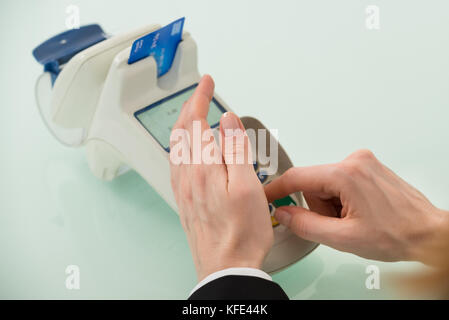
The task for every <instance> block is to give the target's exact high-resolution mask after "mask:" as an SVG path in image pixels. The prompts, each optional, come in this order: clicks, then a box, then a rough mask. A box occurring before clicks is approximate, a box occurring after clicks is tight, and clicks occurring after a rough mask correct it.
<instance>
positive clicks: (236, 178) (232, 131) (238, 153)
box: [220, 112, 255, 191]
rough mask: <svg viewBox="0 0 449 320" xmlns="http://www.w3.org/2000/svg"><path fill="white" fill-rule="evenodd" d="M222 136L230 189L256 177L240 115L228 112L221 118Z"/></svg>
mask: <svg viewBox="0 0 449 320" xmlns="http://www.w3.org/2000/svg"><path fill="white" fill-rule="evenodd" d="M220 136H221V142H222V143H221V147H222V150H221V151H222V154H223V160H224V162H225V165H226V169H227V173H228V191H229V190H230V189H232V188H233V186H237V185H239V184H241V183H242V181H247V178H248V177H255V173H254V167H253V165H252V157H251V154H250V152H251V148H250V145H249V138H248V136H247V135H246V132H245V127H244V126H243V123H242V122H241V121H240V119H239V117H237V115H235V114H234V113H232V112H226V113H225V114H224V115H222V116H221V119H220Z"/></svg>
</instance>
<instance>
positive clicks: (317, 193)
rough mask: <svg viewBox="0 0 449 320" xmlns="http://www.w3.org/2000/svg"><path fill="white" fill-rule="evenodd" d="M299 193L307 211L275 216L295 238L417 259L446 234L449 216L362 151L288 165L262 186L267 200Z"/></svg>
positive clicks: (368, 254) (387, 257) (284, 210)
mask: <svg viewBox="0 0 449 320" xmlns="http://www.w3.org/2000/svg"><path fill="white" fill-rule="evenodd" d="M296 191H303V194H304V197H305V199H306V201H307V204H308V205H309V208H310V210H307V209H304V208H301V207H281V208H278V209H276V212H275V217H276V219H277V220H278V221H279V222H280V223H281V224H283V225H285V226H287V227H289V228H290V229H291V230H292V231H293V232H294V233H296V234H297V235H298V236H300V237H302V238H304V239H306V240H311V241H314V242H320V243H323V244H325V245H328V246H330V247H333V248H335V249H338V250H341V251H346V252H351V253H354V254H357V255H359V256H361V257H364V258H368V259H376V260H383V261H399V260H418V261H422V262H425V263H431V261H428V260H427V259H426V257H427V256H428V255H426V252H427V251H429V250H433V249H434V247H435V246H437V244H438V243H439V240H438V238H439V237H440V236H441V235H444V233H445V232H446V233H448V232H449V229H448V225H449V223H448V220H449V215H448V213H447V212H444V211H442V210H439V209H438V208H436V207H435V206H433V205H432V204H431V203H430V201H429V200H427V198H426V197H425V196H424V195H423V194H421V193H420V192H419V191H418V190H416V189H415V188H413V187H412V186H410V185H409V184H407V183H406V182H405V181H404V180H402V179H401V178H400V177H398V176H397V175H396V174H395V173H394V172H392V171H391V170H390V169H388V168H387V167H385V166H384V165H383V164H382V163H381V162H380V161H378V160H377V159H376V157H375V156H374V155H373V154H372V153H371V152H370V151H367V150H360V151H357V152H355V153H353V154H351V155H350V156H349V157H348V158H346V159H345V160H343V161H341V162H339V163H335V164H329V165H320V166H313V167H303V168H300V167H298V168H291V169H289V170H288V171H287V172H285V173H284V174H283V175H282V176H281V177H279V178H278V179H276V180H274V181H272V182H271V183H270V184H268V185H267V186H266V187H265V192H266V194H267V198H268V201H270V202H271V201H273V200H275V199H279V198H282V197H284V196H286V195H288V194H290V193H293V192H296Z"/></svg>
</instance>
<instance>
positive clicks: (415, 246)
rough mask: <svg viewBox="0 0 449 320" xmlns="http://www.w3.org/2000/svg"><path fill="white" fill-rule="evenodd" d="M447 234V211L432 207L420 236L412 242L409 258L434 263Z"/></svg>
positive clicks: (448, 228)
mask: <svg viewBox="0 0 449 320" xmlns="http://www.w3.org/2000/svg"><path fill="white" fill-rule="evenodd" d="M448 234H449V212H448V211H444V210H441V209H438V208H436V207H434V209H433V210H432V212H431V213H430V214H429V215H428V219H427V223H426V224H424V225H423V231H422V233H421V234H420V236H418V237H416V239H415V241H413V242H412V244H411V248H410V250H409V252H410V260H414V261H419V262H422V263H425V264H428V265H435V264H437V263H438V261H437V260H438V259H439V257H440V256H441V255H440V254H439V253H440V252H441V250H443V247H444V245H445V244H446V243H445V242H446V241H447V237H448Z"/></svg>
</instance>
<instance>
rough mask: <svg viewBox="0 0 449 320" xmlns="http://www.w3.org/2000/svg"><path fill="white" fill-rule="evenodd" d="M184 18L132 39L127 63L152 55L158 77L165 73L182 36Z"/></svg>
mask: <svg viewBox="0 0 449 320" xmlns="http://www.w3.org/2000/svg"><path fill="white" fill-rule="evenodd" d="M184 20H185V18H181V19H178V20H176V21H174V22H172V23H170V24H169V25H166V26H165V27H162V28H160V29H158V30H156V31H154V32H152V33H150V34H147V35H145V36H143V37H141V38H139V39H137V40H136V41H134V43H133V46H132V47H131V53H130V55H129V58H128V64H132V63H134V62H137V61H139V60H141V59H144V58H146V57H149V56H153V57H154V59H155V60H156V65H157V75H158V77H160V76H162V75H164V74H165V73H167V72H168V70H170V67H171V65H172V63H173V59H174V58H175V53H176V48H177V47H178V44H179V42H180V41H181V38H182V29H183V27H184Z"/></svg>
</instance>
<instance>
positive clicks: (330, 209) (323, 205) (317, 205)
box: [303, 193, 341, 217]
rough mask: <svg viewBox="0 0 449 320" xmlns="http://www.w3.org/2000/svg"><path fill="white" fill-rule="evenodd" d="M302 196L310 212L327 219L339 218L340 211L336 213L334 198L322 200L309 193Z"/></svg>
mask: <svg viewBox="0 0 449 320" xmlns="http://www.w3.org/2000/svg"><path fill="white" fill-rule="evenodd" d="M303 196H304V199H305V200H306V202H307V205H308V207H309V209H310V210H311V211H315V212H317V213H319V214H321V215H323V216H327V217H340V211H337V209H336V207H337V206H336V205H335V204H334V199H335V198H331V199H323V198H320V197H318V196H316V195H314V194H311V193H304V194H303ZM340 206H341V205H340Z"/></svg>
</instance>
